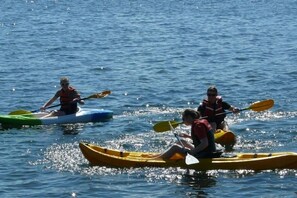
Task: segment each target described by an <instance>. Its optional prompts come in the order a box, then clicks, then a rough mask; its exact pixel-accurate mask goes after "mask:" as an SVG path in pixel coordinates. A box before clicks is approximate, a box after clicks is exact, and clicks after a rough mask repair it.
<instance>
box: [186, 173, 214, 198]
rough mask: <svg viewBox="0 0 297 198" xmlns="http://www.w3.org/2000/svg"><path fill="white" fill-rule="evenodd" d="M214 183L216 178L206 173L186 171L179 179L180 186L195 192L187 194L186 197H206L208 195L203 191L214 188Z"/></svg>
mask: <svg viewBox="0 0 297 198" xmlns="http://www.w3.org/2000/svg"><path fill="white" fill-rule="evenodd" d="M216 183H217V181H216V178H215V177H214V176H212V175H210V174H208V173H207V171H199V172H197V171H194V172H191V171H190V170H188V171H187V172H186V173H185V174H183V176H182V178H181V184H185V185H188V186H190V187H192V188H193V190H194V192H195V193H194V192H191V193H189V194H188V196H194V195H195V196H197V197H201V196H202V197H203V196H207V195H208V193H207V192H206V191H205V189H208V188H210V187H213V186H215V185H216Z"/></svg>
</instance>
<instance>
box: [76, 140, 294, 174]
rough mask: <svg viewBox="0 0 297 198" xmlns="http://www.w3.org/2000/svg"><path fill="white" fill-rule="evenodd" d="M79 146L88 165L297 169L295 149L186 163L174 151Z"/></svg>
mask: <svg viewBox="0 0 297 198" xmlns="http://www.w3.org/2000/svg"><path fill="white" fill-rule="evenodd" d="M79 147H80V150H81V152H82V153H83V155H84V157H85V158H86V159H87V160H88V161H89V162H90V164H91V165H99V166H108V167H118V168H131V167H135V168H136V167H180V168H185V169H194V170H198V171H205V170H218V169H223V170H239V169H248V170H270V169H297V153H294V152H279V153H236V154H234V156H233V157H220V158H205V159H199V163H197V164H193V165H186V164H185V160H184V157H183V156H181V155H178V154H176V155H174V156H173V157H172V158H171V159H170V160H163V159H153V158H151V157H149V156H151V155H155V154H157V153H146V152H126V151H125V152H120V151H117V150H111V149H106V148H102V147H100V146H97V145H93V144H88V143H82V142H81V143H80V144H79Z"/></svg>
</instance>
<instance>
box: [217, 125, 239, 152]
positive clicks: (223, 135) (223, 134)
mask: <svg viewBox="0 0 297 198" xmlns="http://www.w3.org/2000/svg"><path fill="white" fill-rule="evenodd" d="M214 138H215V142H216V143H218V144H221V145H222V146H226V147H229V148H232V147H233V145H234V144H235V143H236V137H235V135H234V133H233V132H232V131H224V130H221V129H217V130H216V132H215V133H214Z"/></svg>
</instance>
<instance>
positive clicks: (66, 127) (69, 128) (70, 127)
mask: <svg viewBox="0 0 297 198" xmlns="http://www.w3.org/2000/svg"><path fill="white" fill-rule="evenodd" d="M60 127H61V130H62V131H63V134H64V135H77V134H78V133H79V132H80V131H82V130H83V128H84V125H83V124H63V125H61V126H60Z"/></svg>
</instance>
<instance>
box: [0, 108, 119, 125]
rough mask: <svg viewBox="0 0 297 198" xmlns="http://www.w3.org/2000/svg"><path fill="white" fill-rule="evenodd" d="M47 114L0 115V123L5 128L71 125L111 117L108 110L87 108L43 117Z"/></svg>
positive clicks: (110, 112) (111, 114)
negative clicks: (68, 113)
mask: <svg viewBox="0 0 297 198" xmlns="http://www.w3.org/2000/svg"><path fill="white" fill-rule="evenodd" d="M48 114H49V113H48V112H36V113H30V114H22V115H0V123H1V125H2V126H6V127H8V126H9V127H20V126H23V125H28V126H34V125H51V124H71V123H86V122H101V121H107V120H109V119H111V118H112V116H113V112H112V111H110V110H104V109H87V108H79V110H78V112H77V113H75V114H70V115H64V116H52V117H44V116H46V115H48Z"/></svg>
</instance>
